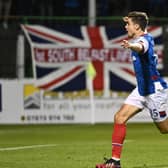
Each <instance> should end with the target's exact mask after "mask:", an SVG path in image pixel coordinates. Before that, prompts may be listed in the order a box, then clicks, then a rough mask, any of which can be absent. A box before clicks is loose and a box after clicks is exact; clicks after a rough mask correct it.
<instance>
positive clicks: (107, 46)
mask: <svg viewBox="0 0 168 168" xmlns="http://www.w3.org/2000/svg"><path fill="white" fill-rule="evenodd" d="M22 29H23V31H24V33H25V35H26V37H27V39H28V41H29V43H30V45H31V50H32V60H33V70H34V77H35V78H36V79H37V86H38V87H40V88H43V89H48V90H55V91H74V90H85V89H87V87H88V85H87V83H88V82H87V76H86V75H87V74H86V65H87V63H88V62H90V61H92V63H93V65H94V67H95V69H96V77H95V78H94V80H93V85H94V89H95V90H105V89H106V90H120V91H128V90H131V89H133V88H134V87H135V85H136V81H135V77H134V71H133V67H132V64H131V59H130V51H129V50H125V49H123V48H121V47H120V43H121V41H122V40H124V39H127V34H126V32H125V30H124V29H122V28H113V27H111V26H99V27H88V26H58V27H56V28H49V27H45V26H42V25H22ZM148 32H150V33H151V34H152V35H153V37H154V38H155V42H156V48H155V49H156V52H157V54H158V55H159V58H160V59H159V63H160V65H162V51H163V47H162V28H161V27H158V26H154V27H149V28H148Z"/></svg>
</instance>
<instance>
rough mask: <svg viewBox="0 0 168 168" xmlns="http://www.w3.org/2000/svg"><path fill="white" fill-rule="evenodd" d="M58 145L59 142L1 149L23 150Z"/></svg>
mask: <svg viewBox="0 0 168 168" xmlns="http://www.w3.org/2000/svg"><path fill="white" fill-rule="evenodd" d="M57 145H58V144H44V145H30V146H16V147H7V148H0V151H13V150H23V149H32V148H44V147H52V146H57Z"/></svg>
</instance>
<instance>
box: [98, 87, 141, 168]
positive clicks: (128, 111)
mask: <svg viewBox="0 0 168 168" xmlns="http://www.w3.org/2000/svg"><path fill="white" fill-rule="evenodd" d="M143 101H144V98H143V97H142V96H140V95H139V93H138V90H137V88H136V89H134V90H133V91H132V93H131V94H130V95H129V96H128V98H127V99H126V100H125V102H124V104H123V105H122V106H121V108H120V109H119V111H118V112H117V113H116V114H115V115H114V128H113V133H112V157H111V158H110V159H108V160H107V161H106V162H105V163H104V164H100V165H99V164H98V165H97V166H96V167H97V168H120V167H121V166H120V157H121V152H122V147H123V143H124V140H125V136H126V122H127V121H128V120H129V119H130V118H131V117H133V116H134V115H135V114H137V113H138V112H139V111H141V109H142V108H143V103H142V102H143Z"/></svg>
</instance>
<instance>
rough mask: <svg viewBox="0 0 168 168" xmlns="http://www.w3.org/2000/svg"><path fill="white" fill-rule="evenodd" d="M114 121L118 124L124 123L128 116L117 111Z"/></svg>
mask: <svg viewBox="0 0 168 168" xmlns="http://www.w3.org/2000/svg"><path fill="white" fill-rule="evenodd" d="M114 122H115V123H117V124H124V123H125V122H126V118H125V116H124V115H122V114H120V113H116V114H115V115H114Z"/></svg>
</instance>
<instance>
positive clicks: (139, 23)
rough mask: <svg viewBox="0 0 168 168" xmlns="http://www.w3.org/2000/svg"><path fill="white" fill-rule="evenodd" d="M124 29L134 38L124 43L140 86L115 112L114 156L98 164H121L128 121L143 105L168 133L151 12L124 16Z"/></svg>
mask: <svg viewBox="0 0 168 168" xmlns="http://www.w3.org/2000/svg"><path fill="white" fill-rule="evenodd" d="M123 20H124V22H125V23H126V26H125V29H126V31H127V33H128V37H129V38H131V39H132V42H129V41H127V40H124V41H123V42H122V44H121V45H122V47H123V48H125V49H130V50H131V51H132V54H131V56H132V62H133V65H134V70H135V75H136V79H137V87H136V88H135V89H134V90H133V91H132V92H131V94H130V95H129V96H128V98H127V99H126V100H125V102H124V104H123V105H122V107H121V108H120V109H119V111H118V112H117V113H116V114H115V116H114V129H113V134H112V157H111V158H110V159H108V160H107V161H106V162H105V163H104V164H98V165H96V168H121V165H120V157H121V152H122V147H123V143H124V139H125V137H126V122H127V121H128V120H129V119H130V118H131V117H133V116H134V115H135V114H137V113H138V112H140V111H141V110H142V109H143V108H147V109H148V110H149V112H150V115H151V118H152V119H153V121H154V123H155V124H156V126H157V127H158V129H159V130H160V132H161V133H168V117H167V114H166V110H167V99H168V93H167V92H168V90H167V88H168V85H167V83H166V82H165V81H164V80H163V79H162V78H161V76H160V74H159V72H158V70H157V68H156V66H157V57H156V55H155V54H154V49H153V47H154V40H153V38H152V36H151V35H150V34H149V33H147V31H146V27H147V25H148V16H147V15H146V13H144V12H137V11H133V12H130V13H128V16H126V17H124V18H123Z"/></svg>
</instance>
